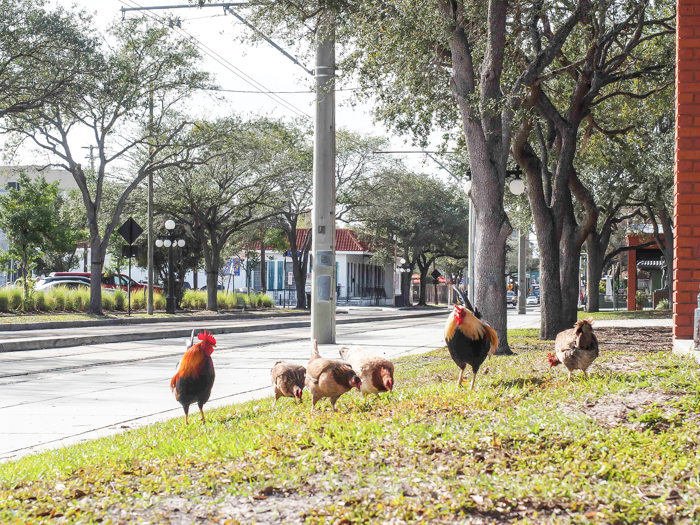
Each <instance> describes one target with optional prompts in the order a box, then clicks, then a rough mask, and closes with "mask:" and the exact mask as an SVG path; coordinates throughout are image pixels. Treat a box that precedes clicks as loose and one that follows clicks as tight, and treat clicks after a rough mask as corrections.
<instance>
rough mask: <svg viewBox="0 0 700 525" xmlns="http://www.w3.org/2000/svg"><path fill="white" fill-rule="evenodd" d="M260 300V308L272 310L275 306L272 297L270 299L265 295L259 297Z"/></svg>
mask: <svg viewBox="0 0 700 525" xmlns="http://www.w3.org/2000/svg"><path fill="white" fill-rule="evenodd" d="M260 300H261V306H263V307H264V308H272V307H273V306H274V304H275V301H274V300H273V299H272V297H270V296H269V295H267V294H265V295H261V296H260Z"/></svg>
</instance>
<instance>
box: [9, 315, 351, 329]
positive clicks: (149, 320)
mask: <svg viewBox="0 0 700 525" xmlns="http://www.w3.org/2000/svg"><path fill="white" fill-rule="evenodd" d="M255 311H257V312H261V313H259V314H253V313H235V314H211V315H201V316H197V317H178V316H177V315H176V316H174V317H172V318H168V317H123V318H119V319H86V320H85V321H43V322H38V323H0V332H22V331H27V330H54V329H58V328H88V327H91V326H121V325H124V326H128V325H132V324H158V323H187V322H197V321H235V320H236V319H262V318H265V317H298V316H303V315H309V312H280V311H277V310H269V311H267V310H255ZM339 313H340V312H339ZM343 313H345V312H343Z"/></svg>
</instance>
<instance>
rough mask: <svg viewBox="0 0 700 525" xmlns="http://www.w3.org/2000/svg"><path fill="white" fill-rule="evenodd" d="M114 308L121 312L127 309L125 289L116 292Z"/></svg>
mask: <svg viewBox="0 0 700 525" xmlns="http://www.w3.org/2000/svg"><path fill="white" fill-rule="evenodd" d="M114 309H115V310H117V311H119V312H123V311H124V310H126V292H124V291H123V290H116V291H115V292H114Z"/></svg>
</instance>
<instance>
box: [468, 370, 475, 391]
mask: <svg viewBox="0 0 700 525" xmlns="http://www.w3.org/2000/svg"><path fill="white" fill-rule="evenodd" d="M474 383H476V372H472V383H471V387H470V388H469V390H474Z"/></svg>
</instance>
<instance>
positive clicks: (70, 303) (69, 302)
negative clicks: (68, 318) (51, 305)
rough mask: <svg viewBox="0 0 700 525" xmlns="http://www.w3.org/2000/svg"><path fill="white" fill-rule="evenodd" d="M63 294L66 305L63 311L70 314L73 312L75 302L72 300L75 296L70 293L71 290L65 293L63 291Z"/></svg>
mask: <svg viewBox="0 0 700 525" xmlns="http://www.w3.org/2000/svg"><path fill="white" fill-rule="evenodd" d="M65 294H66V295H65V301H66V303H65V309H66V312H72V311H73V310H75V301H74V299H75V294H74V293H71V290H66V291H65Z"/></svg>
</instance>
